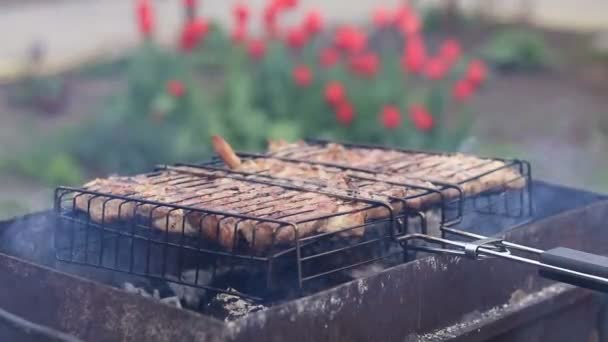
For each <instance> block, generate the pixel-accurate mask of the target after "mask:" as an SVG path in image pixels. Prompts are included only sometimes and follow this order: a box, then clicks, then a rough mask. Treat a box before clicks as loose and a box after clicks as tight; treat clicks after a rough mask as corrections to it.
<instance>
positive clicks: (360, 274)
mask: <svg viewBox="0 0 608 342" xmlns="http://www.w3.org/2000/svg"><path fill="white" fill-rule="evenodd" d="M385 268H386V266H384V265H383V264H381V263H372V264H368V265H363V266H359V267H356V268H354V269H349V270H347V271H346V274H347V275H348V276H349V277H351V278H353V279H360V278H366V277H370V276H372V275H374V274H376V273H379V272H382V271H383V270H384V269H385Z"/></svg>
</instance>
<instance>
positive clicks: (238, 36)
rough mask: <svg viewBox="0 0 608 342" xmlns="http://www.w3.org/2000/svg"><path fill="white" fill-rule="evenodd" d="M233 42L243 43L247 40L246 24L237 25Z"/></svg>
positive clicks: (233, 32)
mask: <svg viewBox="0 0 608 342" xmlns="http://www.w3.org/2000/svg"><path fill="white" fill-rule="evenodd" d="M231 38H232V42H233V43H235V44H241V43H243V42H245V41H246V40H247V27H246V26H245V25H237V26H236V27H235V28H234V31H232V35H231Z"/></svg>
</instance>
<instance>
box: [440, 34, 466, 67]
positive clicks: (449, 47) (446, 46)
mask: <svg viewBox="0 0 608 342" xmlns="http://www.w3.org/2000/svg"><path fill="white" fill-rule="evenodd" d="M461 54H462V48H461V46H460V43H459V42H458V41H457V40H455V39H447V40H445V41H444V42H443V43H441V47H440V48H439V55H440V56H441V58H443V60H444V61H445V62H446V63H448V64H454V62H456V61H457V60H458V58H460V55H461Z"/></svg>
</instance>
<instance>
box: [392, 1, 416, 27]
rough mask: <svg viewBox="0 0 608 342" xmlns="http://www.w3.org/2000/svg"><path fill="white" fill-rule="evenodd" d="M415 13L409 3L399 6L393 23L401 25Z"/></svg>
mask: <svg viewBox="0 0 608 342" xmlns="http://www.w3.org/2000/svg"><path fill="white" fill-rule="evenodd" d="M413 13H414V12H413V11H412V8H411V7H410V6H409V5H403V6H399V7H398V8H397V10H396V11H395V13H394V15H393V17H392V20H393V23H394V24H395V25H397V26H399V25H400V24H401V23H402V22H403V21H405V20H407V19H408V18H409V17H411V16H412V14H413Z"/></svg>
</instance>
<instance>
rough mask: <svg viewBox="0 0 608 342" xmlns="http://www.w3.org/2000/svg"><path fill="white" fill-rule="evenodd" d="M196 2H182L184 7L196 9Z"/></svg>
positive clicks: (188, 0) (192, 0) (193, 0)
mask: <svg viewBox="0 0 608 342" xmlns="http://www.w3.org/2000/svg"><path fill="white" fill-rule="evenodd" d="M197 2H198V1H197V0H184V7H186V8H196V5H197Z"/></svg>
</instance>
